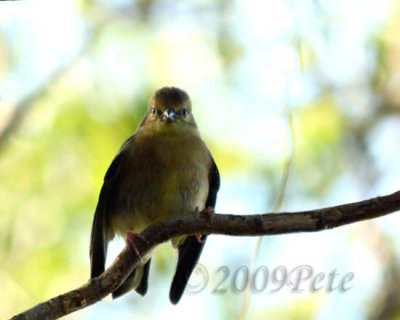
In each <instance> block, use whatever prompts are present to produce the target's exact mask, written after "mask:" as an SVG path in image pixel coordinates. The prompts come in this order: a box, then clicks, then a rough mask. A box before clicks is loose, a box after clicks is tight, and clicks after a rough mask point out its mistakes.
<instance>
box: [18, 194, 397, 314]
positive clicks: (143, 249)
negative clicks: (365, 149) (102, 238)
mask: <svg viewBox="0 0 400 320" xmlns="http://www.w3.org/2000/svg"><path fill="white" fill-rule="evenodd" d="M398 210H400V191H397V192H395V193H393V194H391V195H387V196H383V197H376V198H372V199H369V200H364V201H360V202H354V203H349V204H344V205H339V206H334V207H329V208H323V209H317V210H309V211H303V212H292V213H290V212H284V213H279V214H268V213H267V214H255V215H232V214H213V215H212V216H211V217H209V218H208V217H205V216H204V215H201V214H188V215H184V216H180V217H175V218H170V219H167V220H165V221H162V222H159V223H156V224H153V225H151V226H149V227H148V228H147V229H146V230H144V231H143V232H142V236H143V237H144V238H145V239H146V240H147V241H144V240H140V238H138V239H139V240H138V241H137V243H136V245H137V248H138V251H139V252H140V254H141V256H144V255H145V254H146V253H147V252H148V251H149V250H150V249H151V248H153V247H155V246H157V245H159V244H161V243H163V242H165V241H167V240H169V239H171V238H173V237H177V236H182V235H190V234H194V233H201V234H223V235H231V236H259V235H277V234H286V233H294V232H315V231H321V230H325V229H332V228H336V227H340V226H343V225H346V224H350V223H354V222H358V221H362V220H367V219H372V218H377V217H381V216H384V215H387V214H389V213H393V212H395V211H398ZM139 261H140V258H139V257H137V256H136V255H135V254H134V253H132V252H131V250H130V247H129V246H127V247H125V248H124V250H123V251H122V252H121V254H120V255H119V256H118V257H117V258H116V259H115V261H114V262H113V264H112V265H111V266H110V267H109V268H108V269H107V270H106V271H105V272H104V273H103V274H102V275H101V276H99V277H98V278H95V279H92V280H89V282H88V283H86V284H85V285H83V286H82V287H80V288H77V289H75V290H72V291H69V292H67V293H64V294H62V295H59V296H57V297H55V298H52V299H50V300H48V301H46V302H43V303H41V304H39V305H37V306H35V307H33V308H31V309H29V310H27V311H25V312H23V313H21V314H19V315H16V316H14V317H13V318H12V320H28V319H29V320H33V319H47V320H50V319H57V318H59V317H61V316H64V315H67V314H69V313H72V312H74V311H77V310H79V309H82V308H85V307H87V306H89V305H91V304H93V303H95V302H97V301H99V300H101V299H103V298H104V297H106V296H107V295H108V294H110V293H111V292H112V291H114V290H115V289H116V288H117V287H118V286H119V284H120V283H121V282H122V281H123V280H125V278H126V277H127V275H128V274H129V273H130V272H131V271H132V270H133V268H134V267H135V266H136V264H138V263H139Z"/></svg>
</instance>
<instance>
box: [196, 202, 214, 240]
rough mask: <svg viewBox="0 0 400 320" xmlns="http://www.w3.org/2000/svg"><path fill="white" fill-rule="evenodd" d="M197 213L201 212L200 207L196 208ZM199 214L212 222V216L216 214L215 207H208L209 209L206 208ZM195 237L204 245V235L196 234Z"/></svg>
mask: <svg viewBox="0 0 400 320" xmlns="http://www.w3.org/2000/svg"><path fill="white" fill-rule="evenodd" d="M196 211H197V212H199V209H198V207H196ZM199 213H200V214H201V215H202V216H204V217H205V218H206V219H207V220H208V221H210V220H211V215H212V214H213V213H214V208H213V207H207V208H204V209H203V210H201V211H200V212H199ZM195 237H196V239H197V242H198V243H203V242H204V239H202V238H203V235H202V234H200V233H195Z"/></svg>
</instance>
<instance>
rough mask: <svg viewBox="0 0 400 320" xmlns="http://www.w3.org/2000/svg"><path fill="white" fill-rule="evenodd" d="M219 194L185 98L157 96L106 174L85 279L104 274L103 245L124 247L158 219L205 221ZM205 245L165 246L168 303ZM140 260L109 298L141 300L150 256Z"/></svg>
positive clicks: (171, 92) (188, 241) (199, 240)
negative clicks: (122, 242) (169, 262)
mask: <svg viewBox="0 0 400 320" xmlns="http://www.w3.org/2000/svg"><path fill="white" fill-rule="evenodd" d="M219 188H220V175H219V171H218V168H217V166H216V164H215V161H214V159H213V157H212V155H211V152H210V151H209V149H208V148H207V146H206V144H205V142H204V141H203V140H202V138H201V136H200V133H199V130H198V127H197V124H196V121H195V119H194V116H193V113H192V103H191V99H190V97H189V95H188V94H187V93H186V92H185V91H184V90H182V89H179V88H176V87H163V88H161V89H158V90H157V91H155V93H154V94H153V96H152V97H151V98H150V100H149V102H148V106H147V109H146V112H145V115H144V117H143V119H142V121H141V122H140V124H139V126H138V128H137V129H136V131H135V132H134V133H133V134H132V135H131V136H130V137H129V138H128V139H127V140H126V141H125V142H124V143H123V144H122V146H121V148H120V149H119V151H118V153H117V155H116V156H115V158H114V160H113V161H112V163H111V165H110V167H109V168H108V170H107V171H106V174H105V177H104V181H103V185H102V187H101V190H100V194H99V199H98V203H97V206H96V210H95V213H94V218H93V223H92V230H91V238H90V276H91V278H92V279H93V278H96V277H98V276H99V275H101V274H102V273H103V272H104V270H105V262H106V256H107V247H108V243H109V242H110V241H111V240H112V239H113V238H114V236H116V235H119V236H122V237H125V239H126V241H127V242H128V243H129V242H130V241H129V239H130V237H129V235H132V234H133V235H139V234H140V232H142V231H143V230H144V229H145V228H146V227H148V226H150V225H151V224H153V223H156V222H158V221H161V220H163V219H166V218H169V217H174V216H179V215H185V214H197V213H201V212H205V213H207V214H212V212H213V210H214V208H215V204H216V200H217V193H218V190H219ZM206 238H207V236H206V235H196V234H195V235H189V236H184V237H178V238H174V239H172V240H171V242H172V245H173V247H175V248H176V249H177V251H178V255H177V264H176V270H175V273H174V276H173V279H172V283H171V287H170V292H169V298H170V301H171V303H172V304H177V303H178V302H179V300H180V299H181V297H182V295H183V293H184V291H185V287H186V285H187V282H188V280H189V277H190V275H191V273H192V271H193V269H194V268H195V266H196V264H197V262H198V260H199V257H200V255H201V252H202V250H203V247H204V245H205V242H206ZM131 245H132V243H131ZM133 245H134V243H133ZM140 258H141V261H140V262H139V265H138V266H137V267H135V269H134V270H133V271H132V272H131V274H130V275H129V276H128V277H127V278H126V280H125V281H124V282H123V283H122V284H121V285H120V286H119V287H118V288H117V289H116V290H115V291H113V292H112V297H113V298H114V299H115V298H118V297H120V296H122V295H124V294H125V293H127V292H129V291H131V290H135V291H136V292H137V293H139V294H140V295H142V296H144V295H145V294H146V292H147V289H148V278H149V270H150V263H151V254H150V255H147V256H144V257H140Z"/></svg>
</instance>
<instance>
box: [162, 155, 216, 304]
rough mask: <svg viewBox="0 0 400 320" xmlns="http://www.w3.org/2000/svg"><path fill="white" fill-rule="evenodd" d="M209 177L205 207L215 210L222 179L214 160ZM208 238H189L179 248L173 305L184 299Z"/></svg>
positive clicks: (172, 289)
mask: <svg viewBox="0 0 400 320" xmlns="http://www.w3.org/2000/svg"><path fill="white" fill-rule="evenodd" d="M211 161H212V165H211V170H210V175H209V191H208V196H207V200H206V203H205V207H206V208H208V207H212V208H215V203H216V201H217V192H218V189H219V186H220V178H219V172H218V168H217V166H216V164H215V162H214V160H213V159H211ZM206 239H207V236H205V235H203V237H202V242H201V243H200V242H199V241H198V240H197V239H196V237H195V236H188V237H187V238H186V239H185V241H184V242H183V243H182V244H181V245H180V246H179V247H178V264H177V267H176V271H175V275H174V278H173V280H172V284H171V289H170V292H169V299H170V300H171V302H172V303H173V304H177V303H178V302H179V300H180V298H181V297H182V294H183V292H184V290H185V287H186V284H187V282H188V280H189V277H190V275H191V274H192V271H193V269H194V267H195V266H196V264H197V261H198V260H199V257H200V254H201V251H202V250H203V247H204V244H205V241H206Z"/></svg>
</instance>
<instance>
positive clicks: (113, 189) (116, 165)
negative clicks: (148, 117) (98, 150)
mask: <svg viewBox="0 0 400 320" xmlns="http://www.w3.org/2000/svg"><path fill="white" fill-rule="evenodd" d="M124 157H125V154H124V152H120V153H119V154H118V155H117V156H116V157H115V158H114V160H113V162H112V163H111V165H110V167H109V168H108V170H107V173H106V175H105V177H104V183H103V186H102V188H101V191H100V196H99V201H98V203H97V207H96V212H95V214H94V219H93V225H92V233H91V239H90V277H91V278H95V277H98V276H99V275H100V274H102V273H103V272H104V268H105V262H106V255H107V245H108V241H109V239H110V229H109V224H108V217H109V215H110V214H112V212H113V210H115V205H116V201H117V196H118V185H119V183H120V180H121V177H122V171H123V170H122V169H121V166H122V163H123V159H124Z"/></svg>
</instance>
